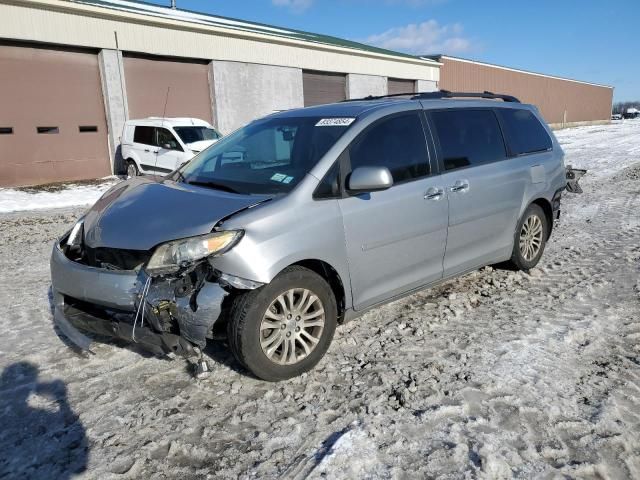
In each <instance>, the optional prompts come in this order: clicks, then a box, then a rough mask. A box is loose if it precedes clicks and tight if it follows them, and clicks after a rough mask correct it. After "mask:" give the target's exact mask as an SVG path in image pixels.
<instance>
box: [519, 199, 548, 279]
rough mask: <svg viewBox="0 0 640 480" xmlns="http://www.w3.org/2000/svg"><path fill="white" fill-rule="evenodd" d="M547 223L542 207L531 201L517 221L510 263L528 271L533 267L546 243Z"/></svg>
mask: <svg viewBox="0 0 640 480" xmlns="http://www.w3.org/2000/svg"><path fill="white" fill-rule="evenodd" d="M548 232H549V225H548V221H547V216H546V215H545V213H544V210H542V208H541V207H540V206H539V205H537V204H535V203H532V204H531V205H529V206H528V207H527V209H526V210H525V212H524V215H522V218H521V219H520V221H519V222H518V227H517V228H516V232H515V238H514V241H513V252H512V253H511V260H510V261H511V263H512V264H513V265H514V266H515V267H516V268H518V269H519V270H524V271H528V270H531V269H532V268H533V267H535V266H536V265H537V264H538V262H539V261H540V258H541V257H542V253H543V252H544V247H545V246H546V243H547V236H548Z"/></svg>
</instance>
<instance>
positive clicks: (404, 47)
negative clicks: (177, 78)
mask: <svg viewBox="0 0 640 480" xmlns="http://www.w3.org/2000/svg"><path fill="white" fill-rule="evenodd" d="M154 3H158V4H165V5H168V4H169V3H170V2H169V0H166V1H158V0H154ZM177 4H178V7H179V8H185V9H189V10H196V11H199V12H206V13H211V14H217V15H223V16H228V17H234V18H240V19H243V20H253V21H257V22H262V23H268V24H273V25H278V26H283V27H289V28H297V29H300V30H307V31H311V32H315V33H323V34H328V35H334V36H338V37H342V38H347V39H350V40H357V41H361V42H365V43H371V44H373V45H378V46H381V47H385V48H389V49H392V50H398V51H402V52H407V53H412V54H427V53H448V54H451V55H457V56H461V57H464V58H471V59H475V60H481V61H486V62H490V63H497V64H500V65H506V66H510V67H514V68H522V69H525V70H533V71H536V72H541V73H547V74H551V75H558V76H564V77H569V78H576V79H579V80H586V81H590V82H595V83H603V84H606V85H613V86H614V87H615V93H614V95H615V100H616V101H619V100H640V0H606V1H605V0H555V1H552V0H536V1H524V0H523V1H514V0H495V1H477V0H235V1H230V0H177Z"/></svg>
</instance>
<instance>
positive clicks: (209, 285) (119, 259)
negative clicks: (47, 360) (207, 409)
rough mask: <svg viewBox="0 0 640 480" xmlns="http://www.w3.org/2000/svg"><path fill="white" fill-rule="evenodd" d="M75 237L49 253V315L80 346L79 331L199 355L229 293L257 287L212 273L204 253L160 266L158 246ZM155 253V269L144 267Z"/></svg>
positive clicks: (84, 342) (84, 340) (83, 344)
mask: <svg viewBox="0 0 640 480" xmlns="http://www.w3.org/2000/svg"><path fill="white" fill-rule="evenodd" d="M74 228H75V227H74ZM80 229H81V227H80ZM73 235H74V232H73V231H72V232H70V234H68V235H66V236H65V237H63V238H62V239H61V240H60V241H59V242H56V244H55V246H54V249H53V253H52V257H51V278H52V289H53V294H54V302H55V313H54V320H55V323H56V324H57V325H58V327H59V328H60V330H61V331H62V333H64V335H65V336H66V337H67V338H68V339H69V340H71V341H72V342H73V343H74V344H76V345H77V346H78V347H80V348H81V349H83V350H89V348H90V344H91V339H89V338H88V337H86V336H85V335H83V334H82V333H81V332H82V331H84V332H91V333H95V334H99V335H105V336H109V337H114V338H118V339H121V340H125V341H129V342H133V343H136V344H139V345H140V346H141V347H143V348H144V349H146V350H148V351H150V352H152V353H154V354H157V355H168V354H176V355H181V356H184V357H186V358H191V357H199V356H200V355H201V350H202V349H203V348H204V346H205V345H206V341H207V339H208V338H212V337H213V334H214V326H216V325H218V326H219V325H220V323H221V322H222V321H223V319H224V316H225V312H226V309H227V306H228V304H229V303H230V299H231V297H230V294H232V293H233V292H234V291H236V290H237V289H249V288H257V287H259V286H260V285H261V284H259V283H256V282H251V281H248V280H244V279H239V278H236V277H231V276H228V275H225V274H222V273H221V272H218V271H216V270H215V269H214V268H213V266H212V264H211V263H210V261H209V257H208V256H204V257H202V258H197V257H198V255H196V256H195V257H194V260H193V261H187V260H184V259H183V260H182V261H181V262H178V263H176V264H175V265H174V266H173V267H171V268H169V267H167V263H168V262H167V261H166V260H167V258H166V257H167V255H165V258H164V260H165V261H164V264H162V262H159V261H158V258H157V256H156V253H157V252H158V251H159V250H160V249H159V248H156V249H155V250H154V251H153V252H150V251H133V250H122V249H110V248H101V249H91V248H88V247H86V246H84V245H82V243H81V242H78V241H76V239H74V237H73ZM77 235H78V237H79V238H81V237H82V233H81V232H80V233H79V234H77ZM174 243H175V242H174ZM183 243H184V242H183ZM191 253H192V252H191ZM165 254H166V248H165ZM154 259H155V260H156V261H155V265H156V267H158V268H156V269H155V270H154V269H153V268H148V267H149V266H151V265H154V263H153V262H154ZM160 260H162V259H160Z"/></svg>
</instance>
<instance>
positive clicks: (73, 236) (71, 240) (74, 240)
mask: <svg viewBox="0 0 640 480" xmlns="http://www.w3.org/2000/svg"><path fill="white" fill-rule="evenodd" d="M83 226H84V218H81V219H80V220H78V221H77V222H76V224H75V225H74V226H73V228H72V229H71V233H69V237H68V238H67V247H74V246H79V245H82V227H83Z"/></svg>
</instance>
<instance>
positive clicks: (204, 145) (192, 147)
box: [186, 140, 217, 152]
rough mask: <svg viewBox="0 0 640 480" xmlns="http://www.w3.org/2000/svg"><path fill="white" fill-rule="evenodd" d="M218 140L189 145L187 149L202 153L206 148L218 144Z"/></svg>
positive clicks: (201, 141)
mask: <svg viewBox="0 0 640 480" xmlns="http://www.w3.org/2000/svg"><path fill="white" fill-rule="evenodd" d="M216 142H217V140H200V141H199V142H192V143H187V144H186V145H187V147H188V148H189V150H193V151H194V152H201V151H202V150H204V149H205V148H209V147H210V146H211V145H213V144H214V143H216Z"/></svg>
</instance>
